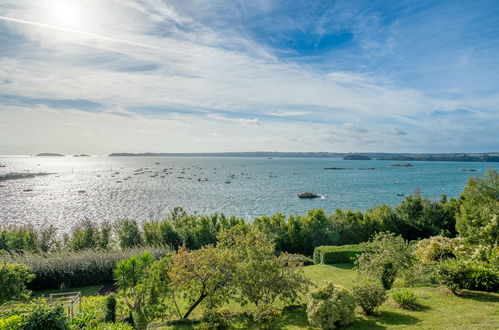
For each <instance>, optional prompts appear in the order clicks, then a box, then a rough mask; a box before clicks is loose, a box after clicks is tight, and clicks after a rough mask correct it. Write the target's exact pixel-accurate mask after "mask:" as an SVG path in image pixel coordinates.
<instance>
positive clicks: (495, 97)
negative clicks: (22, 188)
mask: <svg viewBox="0 0 499 330" xmlns="http://www.w3.org/2000/svg"><path fill="white" fill-rule="evenodd" d="M65 3H66V2H65ZM72 3H73V2H72V0H68V1H67V3H66V5H67V6H71V4H72ZM74 3H76V2H74ZM57 4H58V2H57V1H52V0H40V1H36V2H32V1H27V0H16V1H14V0H5V1H4V2H3V3H2V4H0V33H1V36H0V42H2V45H3V47H2V48H1V49H0V102H1V100H2V99H3V100H7V99H8V100H9V101H8V102H4V103H3V107H2V108H1V109H3V110H0V119H2V121H3V120H4V119H5V118H6V116H7V114H8V116H9V117H8V118H9V120H11V121H12V120H14V118H15V117H16V116H18V117H19V118H18V122H23V121H24V120H25V119H24V118H21V116H25V115H27V114H28V113H31V112H29V110H28V109H29V107H30V106H32V107H34V108H36V109H37V110H36V113H37V116H42V115H40V113H43V111H42V107H44V108H46V109H53V110H55V111H57V112H58V114H59V115H58V116H54V117H50V118H51V120H53V121H54V123H53V124H52V125H53V126H54V127H53V128H54V129H53V130H51V134H52V135H53V136H54V139H56V138H55V137H57V138H59V139H60V138H61V136H64V134H66V131H64V130H60V129H58V128H57V127H58V126H57V125H58V124H57V123H62V122H67V121H71V120H74V116H75V111H79V110H82V113H84V112H87V114H85V115H84V116H90V117H92V118H103V119H104V118H105V122H106V125H107V126H108V127H109V128H111V129H116V130H123V131H126V130H132V131H134V126H133V125H139V126H140V125H143V124H144V123H145V122H147V123H152V122H154V121H156V120H157V122H158V123H164V121H165V120H166V121H167V122H168V123H169V124H168V125H171V124H174V125H180V126H181V127H183V129H182V130H178V131H176V130H172V129H171V127H170V126H168V128H165V129H160V131H161V132H162V133H161V134H162V135H161V136H162V137H163V138H166V136H167V135H168V134H170V136H171V137H176V138H179V137H182V141H186V144H185V146H184V147H185V151H189V150H192V151H202V150H205V149H206V148H214V146H216V149H217V150H224V149H225V147H224V145H225V146H226V149H234V148H235V147H234V145H233V142H234V141H238V142H239V145H240V146H250V145H251V143H257V142H255V141H258V143H259V144H258V147H259V149H260V150H264V149H268V148H271V149H273V150H276V149H275V148H276V147H277V146H278V147H279V148H281V149H282V150H306V149H311V148H314V149H317V148H319V149H321V150H344V151H351V150H353V149H356V150H367V149H365V148H362V143H368V144H369V143H370V146H371V147H370V148H372V149H377V150H385V151H402V150H406V149H407V148H419V149H424V148H428V143H427V142H426V139H430V138H432V137H434V136H436V135H439V134H440V135H442V136H443V135H444V134H447V133H448V134H447V135H445V138H446V139H453V141H455V145H456V148H458V145H459V144H460V143H461V144H462V145H463V148H470V149H482V148H485V147H486V148H493V147H495V148H497V147H498V146H497V141H496V142H494V141H491V140H490V139H489V138H487V134H489V135H490V134H493V133H492V132H494V130H496V129H497V125H498V124H497V123H498V122H499V117H498V116H499V115H498V114H499V107H498V105H497V104H499V103H498V101H499V93H498V92H497V91H496V90H495V89H494V88H492V86H493V85H494V83H497V78H493V77H492V74H493V73H494V72H495V73H499V69H498V67H497V64H492V63H493V62H492V55H497V54H499V47H495V46H493V45H492V44H494V42H495V43H497V40H498V37H497V35H496V36H495V37H494V36H489V39H487V40H484V41H482V43H480V42H479V40H477V39H476V38H475V39H474V40H473V42H472V43H473V45H474V46H473V47H475V49H479V48H480V46H482V48H480V49H482V51H481V52H477V51H466V52H464V53H461V55H460V57H459V59H458V60H456V67H453V71H452V74H451V75H450V77H451V78H452V79H447V80H446V79H445V77H444V73H441V72H439V71H438V69H436V67H435V66H434V65H433V64H432V63H433V62H434V60H435V61H440V60H441V59H440V57H438V56H439V55H438V54H436V53H434V52H433V51H432V48H431V47H432V46H433V47H437V48H438V49H441V45H437V44H431V45H430V44H428V43H430V42H431V38H428V40H425V41H423V40H422V38H423V36H419V35H417V36H416V37H414V40H415V42H416V44H414V47H413V50H414V51H415V52H416V54H414V55H413V54H409V50H410V47H408V45H407V42H408V40H407V39H408V38H409V37H408V36H409V35H411V34H410V32H414V29H416V28H418V27H420V28H421V31H422V32H423V34H425V35H426V36H430V35H432V33H431V31H430V30H431V29H430V28H428V27H426V26H432V25H433V26H440V25H441V23H439V22H438V21H437V20H436V15H435V11H437V12H438V11H444V12H449V13H450V14H452V16H451V18H449V20H450V21H456V20H462V21H463V22H467V23H469V24H470V28H472V29H473V30H474V31H478V30H480V29H481V28H480V27H479V26H476V25H471V23H470V21H469V20H468V19H466V18H465V16H464V12H465V11H466V10H468V12H470V10H472V11H471V12H473V13H474V14H475V15H478V16H480V15H485V11H486V9H480V10H479V9H469V8H468V6H465V5H464V7H463V6H457V7H456V8H453V7H452V6H451V5H450V4H449V3H447V2H444V3H443V4H441V5H436V6H429V7H427V8H422V7H418V6H417V5H411V4H405V5H400V6H391V5H389V6H387V7H386V8H380V7H376V6H375V5H374V4H372V3H370V2H360V3H352V2H348V1H339V2H336V3H335V4H334V5H331V4H325V3H323V2H320V1H317V2H316V1H312V2H309V1H306V2H301V1H297V2H293V3H288V4H283V3H281V2H279V1H263V2H251V3H249V2H241V1H234V2H233V1H222V0H217V1H188V0H186V1H161V0H141V1H129V0H127V1H117V0H107V1H97V0H88V1H85V2H78V6H79V7H78V8H79V12H78V13H77V15H78V17H75V18H74V20H72V21H69V22H68V21H67V20H64V19H60V18H57V17H54V16H53V10H51V9H54V8H53V7H52V8H51V6H56V5H57ZM392 7H393V8H392ZM461 7H463V8H461ZM425 15H426V16H425ZM444 16H445V15H444ZM485 16H486V15H485ZM492 16H493V15H492ZM496 16H497V17H498V18H499V15H496ZM58 19H59V21H58ZM484 22H485V23H486V24H491V23H490V22H491V21H490V20H489V18H488V16H487V17H486V18H484ZM487 28H488V29H492V30H494V31H495V30H498V26H497V24H495V25H492V26H490V25H489V26H487ZM484 29H485V28H484ZM296 31H301V32H300V33H297V32H296ZM341 31H343V32H341ZM342 33H343V34H344V35H346V34H350V35H352V36H353V37H352V38H351V39H348V40H347V39H345V40H343V39H341V38H342V37H341V35H342ZM442 33H443V32H442ZM433 34H434V33H433ZM468 35H469V33H468ZM498 35H499V34H498ZM306 36H312V37H313V38H316V39H317V42H316V43H315V44H308V43H307V44H306V45H305V44H303V42H304V41H303V40H302V39H303V38H305V37H306ZM437 37H438V38H437V39H438V40H440V41H441V40H443V37H442V36H441V35H440V34H437ZM449 37H450V39H449V40H451V41H452V43H451V44H449V45H448V47H449V48H454V49H455V50H456V51H457V50H459V49H460V48H459V46H460V45H461V43H460V40H458V39H456V38H457V36H456V35H454V34H453V35H452V36H449ZM300 38H301V39H300ZM324 38H326V39H324ZM327 38H329V39H327ZM321 40H322V41H321ZM324 40H326V41H327V44H324V42H325V41H324ZM300 47H301V48H303V49H301V48H300ZM494 47H495V48H494ZM313 49H316V50H317V51H315V50H314V51H312V50H313ZM427 54H431V56H432V57H431V58H430V57H428V56H430V55H427ZM401 56H402V58H400V57H401ZM463 56H464V57H463ZM474 56H482V57H483V59H481V60H483V61H484V62H486V63H489V64H490V65H491V66H490V67H489V71H490V72H491V73H490V75H488V73H487V75H488V76H487V77H489V78H488V79H489V83H488V84H489V86H486V85H485V82H483V81H480V82H479V83H476V85H480V88H481V91H483V92H481V93H478V92H476V90H474V89H472V88H470V87H468V86H469V85H468V84H467V83H466V84H465V83H462V85H461V86H458V85H457V84H456V81H457V80H456V79H455V78H456V76H455V72H461V74H462V76H463V78H468V77H469V78H470V79H475V74H476V72H484V71H483V68H482V66H481V64H477V62H476V60H475V59H474ZM464 64H465V65H464ZM446 68H447V69H449V67H446ZM425 73H428V74H429V76H432V77H434V78H435V81H440V82H441V83H439V84H440V85H443V82H444V81H448V82H449V84H450V85H452V88H448V87H447V86H446V87H445V88H441V87H439V86H440V85H439V86H437V85H438V84H436V83H431V84H428V83H427V82H426V81H427V79H426V77H424V74H425ZM465 80H466V79H461V81H465ZM425 82H426V83H425ZM427 85H428V86H429V87H427ZM471 90H474V92H469V91H471ZM2 96H3V98H2ZM0 104H1V103H0ZM89 105H95V109H93V110H94V111H93V113H90V114H89V112H92V111H90V110H91V109H89ZM16 106H17V107H21V108H23V110H22V111H18V112H17V115H16V114H15V113H14V112H12V111H11V109H13V108H15V107H16ZM90 107H91V106H90ZM151 108H155V109H158V110H157V111H154V112H151V111H149V110H148V109H151ZM161 109H165V110H164V111H161ZM167 109H175V111H174V112H173V111H168V110H167ZM457 109H467V110H468V111H469V113H467V114H465V117H466V119H465V120H464V119H463V118H462V117H463V113H459V112H456V110H457ZM78 113H79V112H78ZM436 113H445V115H440V116H438V115H435V114H436ZM46 118H49V117H46ZM85 118H89V117H85ZM92 122H93V119H92ZM262 123H264V124H262ZM234 124H237V125H234ZM47 125H48V124H47ZM127 125H130V126H129V127H128V126H127ZM236 126H237V127H238V129H235V128H234V127H236ZM186 127H188V128H189V129H186ZM478 127H480V132H478V130H479V129H478ZM332 128H333V129H332ZM199 131H203V132H206V134H207V135H206V137H205V139H201V140H199V136H197V135H198V134H199V133H198V132H199ZM224 131H225V132H233V134H234V135H237V136H238V137H237V138H234V137H227V139H226V140H223V138H222V136H224V134H222V133H221V132H224ZM298 131H302V132H306V134H304V135H301V134H300V136H297V134H296V132H298ZM85 132H90V133H92V136H98V134H95V132H92V131H91V130H88V129H87V130H86V131H85ZM208 132H209V133H208ZM331 132H333V133H331ZM446 132H447V133H446ZM467 132H478V133H477V136H478V137H477V139H478V140H476V141H478V142H476V141H475V145H471V144H469V143H467V142H466V135H467ZM213 133H216V134H218V136H217V138H216V139H215V140H213V139H214V135H213ZM9 134H10V136H11V138H9V139H8V141H12V140H16V139H21V137H20V136H19V135H20V133H19V130H11V131H10V133H9ZM311 136H315V137H316V138H315V140H314V139H313V138H311ZM365 136H369V138H367V137H365ZM393 136H398V137H401V139H399V140H398V141H396V142H394V141H393V140H394V139H393ZM256 137H259V138H258V139H256ZM418 137H419V138H418ZM342 139H343V142H341V140H342ZM229 140H230V141H229ZM188 141H198V142H196V143H194V142H192V144H190V143H189V142H188ZM203 141H204V143H205V144H203ZM209 141H211V142H209ZM314 141H315V144H314ZM373 141H376V143H374V142H373ZM463 141H464V142H463ZM479 141H484V142H483V143H482V144H480V142H479ZM146 143H151V144H154V142H153V140H152V139H149V138H144V144H146ZM209 143H212V144H211V145H208V144H209ZM224 143H225V144H224ZM266 143H267V145H266ZM82 145H84V143H83V144H82ZM446 145H447V142H444V141H442V142H441V143H440V144H438V143H437V145H435V146H434V148H437V149H439V150H444V149H445V147H446ZM167 147H169V146H164V148H165V151H168V150H167V149H166V148H167ZM113 148H114V146H111V145H109V146H107V147H106V152H109V151H113V150H112V149H113ZM137 148H139V147H138V146H137ZM432 148H433V147H432ZM14 149H15V147H14V145H12V147H8V146H7V144H5V142H4V144H3V146H0V152H13V151H12V150H14ZM2 150H3V151H2ZM36 151H37V150H32V151H31V152H36ZM132 151H133V150H132ZM82 152H91V151H85V150H82Z"/></svg>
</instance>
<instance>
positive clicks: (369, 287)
mask: <svg viewBox="0 0 499 330" xmlns="http://www.w3.org/2000/svg"><path fill="white" fill-rule="evenodd" d="M352 293H353V296H354V297H355V301H356V302H357V304H358V305H359V306H360V307H361V308H362V311H363V312H364V314H366V315H372V314H373V313H374V310H375V309H376V307H379V306H381V304H382V303H383V302H385V300H386V291H385V289H384V288H383V287H382V286H380V285H379V284H372V283H365V284H361V285H356V286H354V287H353V289H352Z"/></svg>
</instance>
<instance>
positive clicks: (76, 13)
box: [46, 0, 87, 29]
mask: <svg viewBox="0 0 499 330" xmlns="http://www.w3.org/2000/svg"><path fill="white" fill-rule="evenodd" d="M46 14H47V15H46V16H47V18H49V19H50V24H54V25H57V26H60V27H64V28H72V29H80V28H84V27H85V25H86V24H87V22H86V19H85V8H84V7H83V6H82V2H81V1H76V0H49V1H47V5H46Z"/></svg>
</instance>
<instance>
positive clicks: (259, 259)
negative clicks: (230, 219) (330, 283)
mask: <svg viewBox="0 0 499 330" xmlns="http://www.w3.org/2000/svg"><path fill="white" fill-rule="evenodd" d="M218 247H219V248H221V249H223V250H226V251H231V252H232V254H233V258H234V260H235V261H236V272H235V273H234V285H235V286H236V287H237V290H238V291H239V293H240V297H238V298H236V299H237V300H238V301H240V302H241V303H243V304H246V303H248V302H251V303H254V304H255V305H256V306H258V305H260V304H265V305H269V306H270V305H272V304H273V303H274V302H275V301H276V300H283V301H295V300H296V299H297V298H298V296H299V294H300V293H304V291H305V290H306V289H307V286H308V284H309V283H308V281H306V280H305V278H304V277H303V276H302V274H301V272H300V269H299V268H298V267H300V264H293V263H289V258H288V257H287V255H282V256H279V257H277V256H276V255H275V247H274V244H273V243H272V241H271V240H270V239H269V238H268V237H267V236H266V235H265V234H264V233H263V232H261V231H259V230H256V229H254V228H253V229H251V230H246V229H245V228H244V227H240V226H235V227H233V228H231V229H229V230H226V231H225V232H223V233H221V235H220V237H219V244H218Z"/></svg>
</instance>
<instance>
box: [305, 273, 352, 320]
mask: <svg viewBox="0 0 499 330" xmlns="http://www.w3.org/2000/svg"><path fill="white" fill-rule="evenodd" d="M307 317H308V322H309V323H310V324H311V325H313V326H316V327H321V328H322V329H333V328H335V327H336V326H346V325H348V324H350V323H352V322H353V321H354V320H355V298H354V297H353V296H352V294H351V293H350V292H349V291H348V290H347V289H345V288H344V287H342V286H339V285H334V284H332V283H331V282H328V283H327V284H326V285H325V286H323V287H320V288H317V289H315V290H313V291H312V292H311V293H310V297H309V302H308V304H307Z"/></svg>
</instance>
